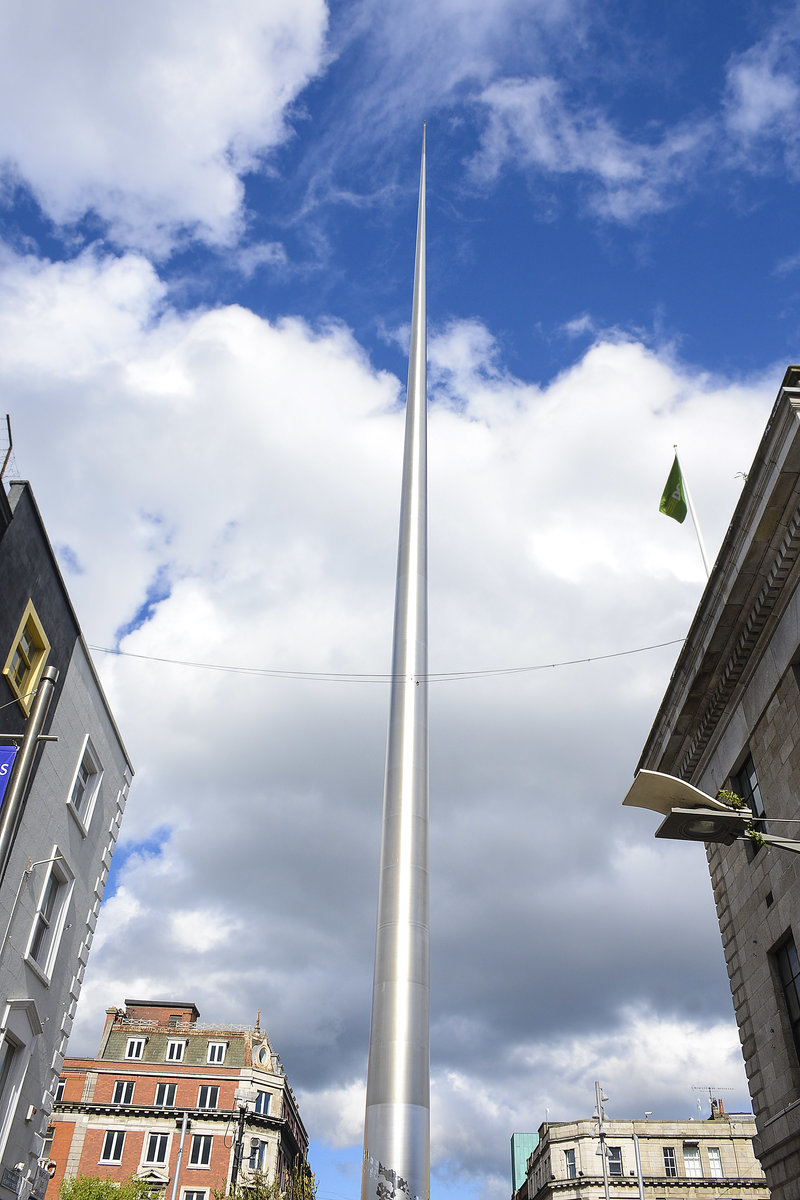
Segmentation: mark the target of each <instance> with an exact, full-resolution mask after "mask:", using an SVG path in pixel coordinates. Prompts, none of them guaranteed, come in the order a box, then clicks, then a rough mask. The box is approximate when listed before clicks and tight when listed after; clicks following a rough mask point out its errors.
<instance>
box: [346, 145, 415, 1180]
mask: <svg viewBox="0 0 800 1200" xmlns="http://www.w3.org/2000/svg"><path fill="white" fill-rule="evenodd" d="M427 418H428V413H427V331H426V310H425V131H424V129H423V134H422V164H421V168H420V181H419V207H418V212H417V249H416V260H415V265H414V297H413V308H412V317H411V348H410V352H409V363H408V389H407V398H406V431H405V450H404V457H403V484H402V492H401V498H400V535H399V541H398V550H397V590H396V595H395V612H394V642H393V649H392V685H391V701H390V709H389V732H388V739H387V747H386V781H385V786H384V798H383V834H382V841H381V865H380V880H379V885H378V925H377V934H376V943H375V976H374V983H373V993H372V1025H371V1028H370V1036H369V1063H368V1067H367V1108H366V1118H365V1124H364V1168H363V1174H362V1182H361V1200H406V1198H411V1200H413V1198H414V1197H418V1198H419V1200H428V1197H429V1195H430V1046H429V1043H430V980H429V975H430V971H429V941H430V931H429V915H428V914H429V883H428V540H427Z"/></svg>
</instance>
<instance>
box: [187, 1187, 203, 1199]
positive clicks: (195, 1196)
mask: <svg viewBox="0 0 800 1200" xmlns="http://www.w3.org/2000/svg"><path fill="white" fill-rule="evenodd" d="M183 1200H206V1193H205V1192H204V1191H202V1192H197V1191H190V1190H189V1189H188V1188H186V1189H185V1191H184V1193H183Z"/></svg>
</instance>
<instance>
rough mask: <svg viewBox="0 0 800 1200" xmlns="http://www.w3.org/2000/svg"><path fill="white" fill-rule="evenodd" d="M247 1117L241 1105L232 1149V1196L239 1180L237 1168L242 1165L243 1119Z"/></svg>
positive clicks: (244, 1108) (244, 1107) (245, 1106)
mask: <svg viewBox="0 0 800 1200" xmlns="http://www.w3.org/2000/svg"><path fill="white" fill-rule="evenodd" d="M246 1116H247V1105H246V1104H243V1105H242V1106H241V1108H240V1109H239V1122H238V1126H237V1129H236V1142H235V1143H234V1147H233V1169H232V1170H231V1190H230V1193H229V1194H230V1195H231V1196H232V1195H233V1194H234V1193H235V1191H236V1180H237V1179H238V1178H239V1167H240V1166H241V1164H242V1151H243V1149H244V1146H243V1142H244V1119H245V1117H246Z"/></svg>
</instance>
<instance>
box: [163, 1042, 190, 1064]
mask: <svg viewBox="0 0 800 1200" xmlns="http://www.w3.org/2000/svg"><path fill="white" fill-rule="evenodd" d="M185 1049H186V1042H184V1041H180V1042H175V1041H172V1039H170V1041H168V1042H167V1062H183V1052H184V1050H185Z"/></svg>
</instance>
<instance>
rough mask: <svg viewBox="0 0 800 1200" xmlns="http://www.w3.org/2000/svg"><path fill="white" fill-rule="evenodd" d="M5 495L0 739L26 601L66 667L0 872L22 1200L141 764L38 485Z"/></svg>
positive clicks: (0, 998)
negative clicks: (122, 729) (88, 635)
mask: <svg viewBox="0 0 800 1200" xmlns="http://www.w3.org/2000/svg"><path fill="white" fill-rule="evenodd" d="M1 490H2V489H0V491H1ZM0 501H1V504H0V508H1V509H2V511H0V579H2V588H1V589H0V670H2V667H3V663H6V670H5V671H4V672H3V678H0V705H2V707H0V713H1V714H2V720H0V734H2V737H0V744H3V745H8V744H9V738H10V736H11V735H13V734H17V735H19V734H23V733H24V732H25V726H26V721H27V720H28V713H26V711H25V709H24V707H23V706H22V705H20V704H19V702H18V700H15V691H14V689H13V687H12V685H11V683H10V682H9V679H8V671H9V665H8V663H7V655H8V653H9V652H10V650H11V649H12V645H13V642H14V638H15V636H16V632H17V630H18V627H19V623H20V619H21V617H22V615H23V613H24V611H25V609H26V605H27V604H28V603H29V602H32V603H33V605H34V607H35V610H36V613H37V617H38V620H39V621H40V623H41V626H42V628H43V629H44V631H45V633H46V636H47V639H48V641H49V643H50V647H49V651H48V653H47V660H48V662H47V664H46V665H55V666H56V669H57V670H58V672H59V676H58V681H57V683H56V686H55V690H54V694H53V699H52V702H51V705H50V709H49V713H48V717H47V722H46V725H45V728H44V732H45V733H46V734H47V735H48V737H55V738H56V739H57V740H56V741H47V742H45V743H43V744H41V746H40V749H39V750H38V752H37V756H36V758H35V760H34V765H33V772H32V775H31V778H30V781H29V784H28V787H27V790H26V792H25V793H24V806H23V809H22V813H21V817H20V819H19V823H18V825H17V827H16V833H15V836H14V841H13V845H12V848H11V853H10V856H9V859H8V863H7V866H6V869H5V872H4V874H3V877H2V880H0V935H2V939H3V940H2V943H0V1060H1V1061H0V1200H10V1197H11V1196H15V1195H16V1196H18V1197H20V1200H26V1198H27V1196H28V1195H29V1194H30V1193H31V1191H32V1192H33V1194H34V1196H35V1197H36V1196H40V1195H43V1194H44V1189H45V1187H46V1184H47V1179H48V1177H47V1174H46V1171H44V1170H43V1164H41V1163H40V1159H41V1158H42V1155H43V1151H44V1149H45V1145H46V1142H45V1135H46V1131H47V1127H48V1124H49V1113H50V1112H51V1110H52V1107H53V1103H54V1099H55V1090H56V1085H57V1083H58V1078H59V1074H60V1071H61V1067H62V1064H63V1059H64V1052H65V1049H66V1044H67V1038H68V1037H69V1033H70V1030H71V1028H72V1021H73V1017H74V1013H75V1008H76V1005H77V1001H78V996H79V994H80V990H81V985H82V982H83V976H84V971H85V969H86V963H87V960H88V956H89V951H90V948H91V945H92V940H93V937H94V931H95V927H96V924H97V918H98V913H99V910H100V902H101V899H102V895H103V890H104V888H105V884H106V880H107V878H108V871H109V867H110V865H111V856H112V853H113V850H114V845H115V843H116V840H117V835H118V833H119V828H120V821H121V819H122V814H123V812H124V809H125V804H126V800H127V795H128V789H129V787H130V782H131V779H132V775H133V770H132V767H131V764H130V762H129V760H128V757H127V754H126V752H125V748H124V746H123V744H122V741H121V739H120V736H119V733H118V730H117V728H116V725H115V723H114V719H113V717H112V715H111V713H110V711H109V709H108V706H107V703H106V700H105V697H104V695H103V691H102V688H101V687H100V683H99V681H98V679H97V676H96V674H95V671H94V667H93V665H92V662H91V658H90V656H89V652H88V650H87V648H86V644H85V642H84V640H83V637H82V635H81V632H80V628H79V626H78V622H77V619H76V617H75V614H74V612H73V610H72V606H71V604H70V601H69V597H68V595H67V591H66V588H65V586H64V583H63V580H62V578H61V575H60V573H59V570H58V567H57V565H56V562H55V559H54V557H53V554H52V550H51V548H50V545H49V542H48V539H47V535H46V533H45V530H44V527H43V525H42V522H41V518H40V516H39V513H38V510H37V509H36V505H35V503H34V501H33V497H32V494H31V491H30V488H29V487H28V485H27V484H14V485H12V487H11V491H10V494H9V496H8V497H6V495H5V493H4V492H3V494H2V497H0ZM18 764H19V755H18V759H17V763H16V764H15V769H16V767H17V766H18ZM79 772H83V777H84V779H85V784H86V786H85V787H83V786H82V785H81V784H80V783H79V782H78V777H79Z"/></svg>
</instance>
